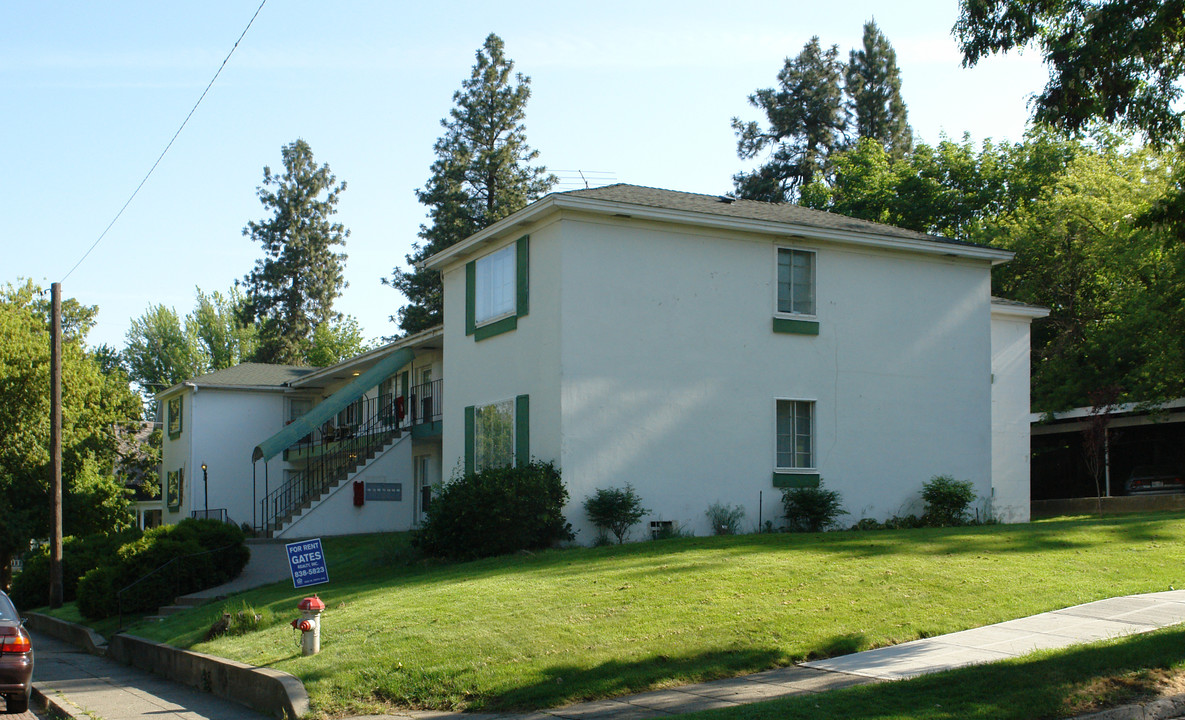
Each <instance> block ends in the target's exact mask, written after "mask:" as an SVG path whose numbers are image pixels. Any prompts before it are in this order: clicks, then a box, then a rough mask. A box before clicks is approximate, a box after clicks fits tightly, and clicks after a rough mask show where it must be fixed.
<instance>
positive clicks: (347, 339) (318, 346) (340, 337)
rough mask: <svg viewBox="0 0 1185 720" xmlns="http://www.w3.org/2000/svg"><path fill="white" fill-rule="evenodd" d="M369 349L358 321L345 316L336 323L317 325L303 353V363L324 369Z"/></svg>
mask: <svg viewBox="0 0 1185 720" xmlns="http://www.w3.org/2000/svg"><path fill="white" fill-rule="evenodd" d="M370 347H371V344H370V343H369V342H367V340H366V338H365V337H363V335H362V329H361V328H360V327H358V320H357V319H356V318H354V316H352V315H346V316H344V317H342V319H341V320H339V321H337V322H333V323H328V324H324V325H318V326H317V327H316V329H315V330H313V340H312V343H310V345H309V347H308V350H306V351H305V355H304V361H305V364H306V365H311V366H313V367H326V366H329V365H334V364H336V363H339V362H341V361H342V360H345V359H347V358H352V357H354V356H355V355H358V354H359V353H362V352H365V351H366V350H369V349H370Z"/></svg>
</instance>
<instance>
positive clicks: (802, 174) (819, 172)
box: [732, 36, 847, 202]
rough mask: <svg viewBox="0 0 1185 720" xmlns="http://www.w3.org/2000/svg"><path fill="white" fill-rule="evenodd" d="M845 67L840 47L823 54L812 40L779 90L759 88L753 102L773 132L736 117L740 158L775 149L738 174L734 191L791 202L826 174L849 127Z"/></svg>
mask: <svg viewBox="0 0 1185 720" xmlns="http://www.w3.org/2000/svg"><path fill="white" fill-rule="evenodd" d="M842 79H843V63H841V62H840V61H839V47H838V46H835V45H832V46H831V47H830V48H829V49H827V50H826V51H824V50H823V49H822V47H821V46H820V45H819V38H818V37H817V36H816V37H813V38H811V40H810V42H808V43H807V44H806V45H804V46H803V48H802V52H800V53H799V54H798V56H797V57H795V58H794V59H790V58H786V64H785V66H784V67H783V68H782V70H781V72H779V73H778V85H779V87H777V88H766V89H764V90H758V91H757V92H755V93H753V94H752V95H750V96H749V102H750V103H751V104H752V105H753V106H754V107H756V108H759V109H761V110H762V111H764V112H765V115H766V118H767V119H768V121H769V127H768V128H765V129H763V128H761V127H760V126H759V125H758V124H757V123H756V122H742V121H741V120H740V119H739V118H733V119H732V128H733V130H734V131H735V132H736V134H737V155H739V156H740V157H741V158H743V159H750V158H753V157H756V156H757V155H758V153H760V152H762V151H763V150H766V149H767V148H770V147H771V146H772V148H773V151H772V153H771V155H770V158H769V160H768V161H767V162H766V163H765V164H764V165H762V166H761V167H759V168H758V169H757V170H755V171H753V172H749V173H744V172H742V173H737V174H736V175H735V176H733V184H734V185H735V192H736V194H737V195H738V196H739V197H742V198H745V199H748V200H765V201H767V202H789V201H793V200H795V199H796V198H797V196H798V192H799V190H800V189H801V188H802V187H804V186H806V185H809V184H810V183H812V182H814V181H816V180H822V179H823V178H824V177H825V175H826V172H827V168H828V158H829V157H830V155H831V153H832V152H834V151H836V150H838V149H840V148H842V146H843V141H844V131H845V130H846V129H847V111H846V109H845V108H844V103H843V90H842Z"/></svg>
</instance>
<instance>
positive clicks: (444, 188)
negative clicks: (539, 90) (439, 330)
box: [383, 33, 556, 334]
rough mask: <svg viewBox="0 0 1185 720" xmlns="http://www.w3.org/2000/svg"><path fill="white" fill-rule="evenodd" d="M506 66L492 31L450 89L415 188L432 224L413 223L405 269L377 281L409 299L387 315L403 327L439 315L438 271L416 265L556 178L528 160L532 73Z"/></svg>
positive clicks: (411, 329)
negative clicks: (427, 167)
mask: <svg viewBox="0 0 1185 720" xmlns="http://www.w3.org/2000/svg"><path fill="white" fill-rule="evenodd" d="M513 70H514V62H513V61H512V60H510V59H509V58H507V57H506V54H505V48H504V46H503V43H502V39H501V38H499V37H498V36H497V35H494V34H493V33H491V34H490V35H489V37H487V38H486V40H485V43H484V44H483V45H482V47H481V48H480V49H479V50H478V51H477V62H476V63H475V64H474V66H473V71H472V73H471V74H470V76H469V79H468V80H465V81H464V82H463V83H462V84H461V89H460V90H458V91H457V92H455V93H453V102H454V103H455V107H453V108H452V109H451V110H450V111H449V117H447V118H445V119H443V120H441V121H440V124H441V126H443V127H444V130H445V132H444V135H442V136H441V137H440V138H439V139H438V140H437V141H436V144H435V146H434V148H433V149H434V150H435V152H436V160H435V162H433V163H432V169H431V172H432V175H431V177H430V178H429V179H428V182H427V184H425V185H424V188H423V189H422V190H417V191H416V197H417V198H419V201H420V202H421V203H423V204H424V205H426V206H428V215H429V217H430V218H431V225H421V226H420V232H419V236H420V240H421V241H422V242H418V243H415V244H414V245H413V246H412V252H411V254H409V255H408V256H407V262H408V265H409V269H407V270H403V269H401V268H395V270H394V272H393V274H392V276H391V278H390V279H385V280H384V281H383V282H385V283H387V284H390V285H391V286H393V287H394V288H395V289H396V290H398V291H399V292H401V293H403V295H404V296H405V297H406V298H407V299H408V304H407V305H405V306H404V307H402V308H400V309H399V312H398V315H397V316H392V317H391V320H392V321H393V322H398V323H399V329H400V330H401V331H402V332H403V333H406V334H411V333H415V332H419V331H421V330H425V329H427V328H429V327H432V326H434V325H439V324H440V323H441V322H442V320H443V317H442V314H441V313H442V307H443V292H442V290H441V284H440V274H439V273H437V272H436V271H433V270H420V269H418V268H416V263H418V262H420V261H421V260H424V259H426V258H428V257H430V256H432V255H435V254H436V253H438V252H440V251H442V250H444V249H445V248H448V247H450V246H452V245H454V244H456V243H458V242H460V241H461V240H464V239H465V238H467V237H469V236H470V235H472V234H473V233H475V232H477V231H479V230H482V229H484V228H486V227H489V226H490V225H492V224H494V223H495V222H497V221H498V220H501V219H502V218H504V217H506V216H507V215H510V214H511V213H513V212H515V211H517V210H520V209H522V208H523V207H525V206H526V205H527V204H528V203H530V202H531V201H533V200H535V199H537V198H539V197H541V196H542V195H543V194H544V193H546V192H547V191H548V190H550V189H551V187H552V186H553V185H554V184H555V183H556V178H555V176H554V175H551V174H549V173H548V172H547V169H546V168H545V167H543V166H542V165H533V164H532V163H534V162H535V160H536V159H537V158H538V157H539V152H538V151H537V150H533V149H532V148H531V147H530V146H529V145H527V136H526V125H525V124H524V122H523V121H524V118H525V117H526V107H527V100H528V99H530V97H531V79H530V78H529V77H527V76H525V75H523V74H522V73H514V72H513ZM512 73H513V75H512Z"/></svg>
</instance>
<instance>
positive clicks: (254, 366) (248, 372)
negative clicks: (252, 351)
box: [189, 363, 321, 387]
mask: <svg viewBox="0 0 1185 720" xmlns="http://www.w3.org/2000/svg"><path fill="white" fill-rule="evenodd" d="M320 369H321V368H316V367H298V366H296V365H268V364H267V363H242V364H240V365H235V366H234V367H229V368H226V369H225V370H215V371H214V372H211V373H206V374H205V375H199V376H197V377H195V378H193V379H192V380H189V382H191V383H194V384H195V385H206V386H211V385H220V386H224V387H241V386H255V387H265V386H268V385H274V386H276V387H280V386H282V385H284V383H287V382H291V381H293V380H297V379H299V378H302V377H304V376H305V375H308V374H309V373H312V372H316V371H318V370H320Z"/></svg>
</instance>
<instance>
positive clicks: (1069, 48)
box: [954, 0, 1185, 145]
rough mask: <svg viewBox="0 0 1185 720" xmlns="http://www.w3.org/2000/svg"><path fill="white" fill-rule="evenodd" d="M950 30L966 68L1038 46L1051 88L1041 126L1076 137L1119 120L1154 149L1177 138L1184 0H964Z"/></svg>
mask: <svg viewBox="0 0 1185 720" xmlns="http://www.w3.org/2000/svg"><path fill="white" fill-rule="evenodd" d="M954 29H955V34H956V35H957V36H958V38H959V41H960V43H961V46H962V51H963V65H964V67H970V66H973V65H975V64H976V63H978V62H979V61H980V60H981V59H983V58H984V57H986V56H988V55H991V54H994V53H1000V52H1008V51H1009V50H1013V49H1022V48H1025V47H1028V46H1033V45H1035V46H1037V47H1038V48H1040V51H1041V53H1042V54H1043V56H1044V58H1045V62H1046V64H1047V65H1048V66H1049V82H1048V83H1047V84H1046V86H1045V89H1044V90H1043V91H1042V93H1041V94H1040V95H1038V96H1037V98H1036V99H1035V101H1034V112H1033V116H1034V119H1035V120H1036V121H1038V122H1042V123H1049V124H1051V125H1054V126H1056V127H1059V128H1063V129H1065V130H1069V131H1072V132H1078V131H1082V130H1085V129H1087V128H1089V127H1090V125H1091V124H1092V123H1094V122H1096V121H1103V122H1107V123H1117V124H1118V125H1119V126H1120V127H1122V128H1125V129H1128V130H1132V131H1138V132H1141V133H1143V134H1144V135H1145V136H1146V137H1147V138H1148V139H1149V140H1150V141H1151V142H1152V143H1154V144H1157V145H1160V144H1163V143H1166V142H1171V141H1175V140H1180V139H1182V137H1183V129H1185V128H1183V125H1182V117H1181V112H1180V109H1179V105H1178V102H1179V100H1180V98H1181V91H1182V87H1181V78H1182V76H1185V0H962V2H961V4H960V15H959V19H958V22H957V23H956V24H955V28H954Z"/></svg>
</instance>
